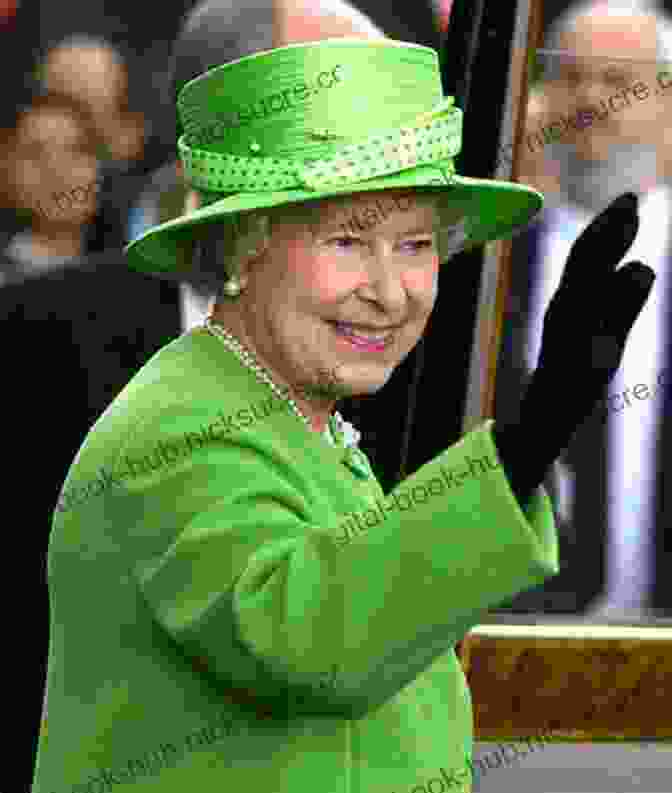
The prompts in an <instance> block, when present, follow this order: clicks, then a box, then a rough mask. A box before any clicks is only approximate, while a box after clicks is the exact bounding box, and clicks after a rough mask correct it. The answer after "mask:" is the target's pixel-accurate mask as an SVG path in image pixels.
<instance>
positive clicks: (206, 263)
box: [189, 201, 318, 299]
mask: <svg viewBox="0 0 672 793" xmlns="http://www.w3.org/2000/svg"><path fill="white" fill-rule="evenodd" d="M317 212H318V202H317V201H306V202H302V203H300V204H290V205H280V206H277V207H271V208H269V209H256V210H252V211H250V212H240V213H237V214H235V215H233V216H232V217H231V218H225V219H224V220H222V221H221V222H215V223H206V224H205V225H204V227H203V231H202V232H201V234H200V235H199V237H198V238H197V241H196V244H195V246H194V257H193V260H192V269H191V272H190V274H189V280H190V282H191V283H192V285H194V286H195V287H196V288H197V289H199V290H201V291H203V292H204V293H205V292H209V293H210V294H212V295H213V296H215V297H216V298H217V299H219V298H221V297H223V289H224V284H225V282H226V281H227V280H228V279H229V278H230V277H231V275H232V274H234V273H238V272H240V266H241V264H242V262H243V260H245V259H246V258H249V257H250V256H251V255H254V256H259V255H261V254H262V253H264V252H265V251H266V250H267V249H268V247H269V244H270V239H271V232H272V229H273V227H274V226H275V225H276V224H278V223H280V222H282V221H283V220H285V219H287V218H294V217H297V216H300V217H301V219H302V220H304V221H305V222H307V223H308V225H309V226H310V228H311V229H313V228H314V224H315V221H316V220H317Z"/></svg>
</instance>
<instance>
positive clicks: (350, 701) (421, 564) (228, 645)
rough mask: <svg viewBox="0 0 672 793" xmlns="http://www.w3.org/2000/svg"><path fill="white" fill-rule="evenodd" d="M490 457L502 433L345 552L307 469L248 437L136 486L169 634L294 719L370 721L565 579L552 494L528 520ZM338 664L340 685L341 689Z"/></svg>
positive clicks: (476, 444) (391, 509)
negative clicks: (543, 585)
mask: <svg viewBox="0 0 672 793" xmlns="http://www.w3.org/2000/svg"><path fill="white" fill-rule="evenodd" d="M248 442H249V443H252V442H253V441H251V440H250V441H248ZM484 457H488V458H489V459H490V460H492V461H493V465H494V461H495V460H496V459H497V451H496V448H495V445H494V442H493V440H492V437H491V428H490V426H489V424H488V425H486V426H483V427H481V428H477V429H475V430H473V431H472V432H470V433H468V434H467V435H465V436H464V437H463V438H462V439H461V440H460V441H459V442H458V443H457V444H455V445H453V446H451V447H450V448H448V449H447V450H446V451H445V452H444V453H443V454H441V455H439V456H438V457H436V458H435V459H434V460H432V461H430V462H429V463H427V464H425V465H424V466H422V467H421V468H420V469H419V470H418V471H417V472H416V473H414V474H413V475H412V476H410V477H408V478H407V479H406V480H405V481H404V482H403V483H402V484H401V485H400V486H398V487H397V488H395V490H394V491H392V493H391V494H389V495H388V496H387V498H386V502H387V503H386V504H385V509H384V512H385V519H384V520H383V521H381V523H380V525H378V526H376V527H373V528H370V529H368V530H367V531H365V532H363V533H361V534H359V535H357V536H355V537H353V538H352V539H351V540H350V541H349V542H347V543H344V542H343V534H342V530H341V529H339V527H337V526H323V525H316V523H315V522H314V518H311V515H314V511H313V510H312V509H311V505H310V497H309V495H307V491H306V490H305V488H304V487H303V486H302V484H301V480H300V478H299V476H297V472H296V470H295V468H294V466H293V465H292V464H291V461H289V462H287V461H285V460H282V459H280V458H279V457H278V456H273V455H272V454H262V453H259V450H258V449H254V448H252V447H251V446H246V445H244V444H243V441H238V442H231V440H227V441H226V442H221V443H210V444H208V445H206V446H204V447H203V448H202V449H200V450H198V451H197V452H194V453H193V454H191V455H190V456H189V458H188V460H186V461H184V462H183V463H182V464H180V465H176V466H171V467H169V468H168V469H166V471H165V472H163V473H162V475H161V476H160V477H158V478H157V477H156V475H152V476H150V477H138V478H136V479H134V480H133V481H132V483H131V484H130V488H131V489H135V490H136V493H135V495H138V496H140V497H141V501H142V504H143V506H142V515H143V517H142V521H143V531H144V537H145V546H146V545H147V537H148V536H151V537H152V538H153V543H154V550H153V552H152V553H151V554H148V553H147V552H146V550H145V552H144V553H142V554H141V553H138V552H136V551H134V550H133V548H131V557H132V558H133V559H135V562H134V564H133V566H132V567H133V571H134V574H135V576H136V578H137V582H138V586H139V588H140V590H141V592H142V594H143V595H144V597H145V598H146V600H147V602H148V604H149V606H150V608H151V609H152V611H153V613H154V615H155V617H156V619H157V620H158V622H159V623H160V624H161V625H162V626H163V628H164V629H165V630H166V631H168V633H169V634H170V635H171V636H172V637H173V639H174V640H175V641H176V642H178V643H179V645H180V646H181V648H182V649H183V651H184V652H185V653H186V654H187V655H189V656H190V657H192V658H194V659H200V662H201V663H204V664H205V665H206V666H207V670H208V674H209V675H211V676H212V677H213V678H214V679H215V681H216V682H217V683H218V684H219V685H221V686H223V687H224V688H226V689H227V690H229V691H238V692H245V696H246V698H248V699H251V700H254V701H256V702H257V703H258V704H264V705H265V706H267V707H268V708H270V710H272V711H275V712H278V713H279V712H282V713H289V712H306V711H313V712H314V711H320V712H331V713H334V712H337V713H340V714H342V715H345V716H348V717H359V716H361V715H363V714H364V713H366V712H368V711H369V710H371V709H372V708H374V707H377V706H379V705H380V704H382V703H383V702H384V701H385V700H386V699H388V698H389V697H390V696H392V695H394V694H395V693H396V692H398V691H399V690H400V689H401V688H402V687H403V686H405V685H406V684H407V683H408V682H410V681H411V680H413V679H414V678H415V677H417V675H418V674H420V672H422V671H423V669H425V668H426V667H427V666H428V665H429V664H431V663H432V661H433V660H435V659H436V658H437V657H438V656H439V655H441V654H443V653H445V652H446V651H447V650H449V649H450V648H451V647H453V646H454V644H455V643H456V642H457V641H459V639H460V638H462V636H463V635H464V634H465V632H466V631H467V630H469V628H470V627H472V626H473V625H474V624H476V623H477V622H478V619H479V617H480V616H482V615H483V612H484V611H485V610H486V609H488V608H489V607H492V606H494V605H496V604H498V603H499V602H501V601H502V600H503V599H505V598H507V597H509V596H511V595H512V594H514V593H515V592H517V591H519V590H520V589H523V588H527V587H529V586H533V585H534V584H536V583H538V582H541V581H543V580H544V579H545V578H547V577H548V576H550V575H554V574H555V573H557V572H558V558H557V556H558V553H557V543H556V534H555V526H554V523H553V515H552V511H551V508H550V502H549V499H548V496H547V495H546V493H545V491H544V490H543V488H539V489H538V490H537V491H536V492H535V493H534V495H533V496H532V498H531V500H530V503H529V505H528V506H527V514H525V513H524V512H523V511H522V510H521V509H520V508H519V506H518V504H517V503H516V501H515V498H514V496H513V494H512V493H511V491H510V489H509V486H508V483H507V481H506V478H505V476H504V473H503V471H502V469H501V466H500V467H496V468H494V469H493V470H490V471H489V472H488V473H487V474H482V475H470V474H469V471H470V470H471V467H472V463H473V462H474V460H475V459H477V458H484ZM456 469H463V471H464V475H463V476H461V477H460V476H454V477H451V480H450V481H453V483H454V486H452V487H450V488H447V489H445V490H444V493H443V494H442V495H432V496H431V497H428V498H426V499H425V500H424V501H421V500H420V492H421V491H420V488H421V487H424V488H425V491H423V492H426V493H427V492H429V491H428V490H427V488H429V487H430V482H431V481H432V480H433V481H434V482H435V484H434V492H435V493H438V490H439V488H438V484H437V481H438V480H440V479H442V477H443V479H444V482H447V481H449V479H448V477H447V471H448V470H450V471H455V470H456ZM458 482H459V484H458ZM213 493H215V494H217V495H215V496H213ZM381 493H382V491H381ZM416 494H417V496H418V499H417V501H416V500H415V495H416ZM404 495H406V496H408V498H409V503H411V507H412V508H411V507H408V506H407V502H406V500H405V499H404V498H403V496H404ZM411 498H413V502H410V499H411ZM395 499H396V501H395ZM395 504H398V506H395ZM381 514H382V513H381ZM168 516H169V517H170V520H172V521H173V525H172V526H166V525H165V523H166V522H167V520H168ZM160 521H163V523H164V525H162V526H159V522H160ZM136 533H137V532H132V534H136ZM132 541H133V540H132V539H130V540H127V542H132ZM150 545H151V543H150ZM330 670H336V674H335V680H336V682H335V683H334V684H333V685H332V684H329V685H327V686H325V685H324V680H325V678H327V677H329V675H330Z"/></svg>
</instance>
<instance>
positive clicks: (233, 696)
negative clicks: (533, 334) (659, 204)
mask: <svg viewBox="0 0 672 793" xmlns="http://www.w3.org/2000/svg"><path fill="white" fill-rule="evenodd" d="M178 107H179V111H180V114H181V118H182V121H183V123H184V127H185V129H186V130H187V132H186V133H185V135H183V136H182V137H181V138H180V141H179V148H180V152H181V157H182V161H183V164H184V168H185V171H186V173H187V175H188V177H189V179H190V181H191V183H192V185H193V186H194V188H195V189H196V190H197V191H198V195H199V200H200V204H201V205H200V206H199V207H198V208H196V209H195V210H194V211H192V212H190V213H187V214H185V215H183V216H181V217H180V218H177V219H175V220H173V221H170V222H168V223H164V224H162V225H160V226H158V227H155V228H154V229H151V230H150V231H148V232H146V233H145V234H144V235H143V236H142V237H140V238H138V239H137V240H135V241H134V242H133V243H132V244H131V246H130V247H129V250H128V256H129V261H130V263H131V264H132V265H133V266H134V267H138V268H141V269H145V270H146V271H148V272H155V273H157V274H163V275H168V276H172V277H175V278H184V277H185V276H186V274H189V273H191V275H190V277H191V278H192V279H194V281H197V280H200V281H201V282H203V283H212V284H216V285H217V288H218V290H219V296H218V298H217V301H216V302H215V304H214V307H213V310H212V313H211V315H210V316H209V317H208V319H207V321H206V322H205V324H204V326H202V327H198V328H196V329H194V330H192V331H189V332H187V333H185V334H183V335H182V336H180V337H179V338H177V339H175V340H174V341H172V342H171V343H170V344H168V345H167V346H165V347H163V348H162V349H161V350H160V351H159V352H158V353H157V354H156V355H155V356H154V357H153V358H152V359H151V360H150V361H149V362H148V363H147V364H146V365H145V366H144V367H143V368H142V369H141V370H140V371H139V372H138V373H137V374H136V376H135V377H133V379H132V380H131V381H130V382H129V383H128V385H127V386H126V388H124V390H123V391H122V392H121V393H120V394H119V395H118V397H117V398H116V399H115V400H114V401H113V402H112V404H111V405H110V406H109V408H108V409H107V410H106V411H105V413H104V414H103V415H102V416H101V417H100V419H99V420H98V421H97V423H96V424H95V425H94V427H93V428H92V430H91V431H90V433H89V435H88V437H87V438H86V440H85V442H84V444H83V446H82V447H81V449H80V451H79V453H78V455H77V457H76V459H75V461H74V463H73V465H72V467H71V469H70V472H69V474H68V477H67V480H66V482H65V485H64V489H63V493H62V496H61V499H60V501H59V504H58V506H57V510H56V514H55V518H54V524H53V530H52V536H51V541H50V547H49V584H50V592H51V608H52V633H51V638H50V642H51V644H50V653H49V670H48V677H47V703H46V705H45V713H46V711H47V708H48V717H46V718H45V721H44V722H43V729H42V732H41V735H40V742H39V754H38V765H37V772H36V782H35V786H34V787H33V793H52V792H53V793H66V791H78V793H79V791H87V792H90V793H94V791H95V793H98V792H99V791H107V790H110V789H112V787H113V786H114V785H117V784H121V783H122V782H125V781H126V782H127V781H130V780H135V784H136V786H137V789H138V790H142V791H148V792H149V791H162V793H173V792H174V793H177V792H178V791H180V793H184V791H185V790H197V791H215V790H218V791H219V790H221V791H229V790H231V791H233V790H237V789H239V788H240V789H241V790H242V789H244V790H250V791H255V793H278V792H280V793H283V792H284V791H287V793H298V792H299V791H308V790H315V791H321V793H365V792H366V793H393V791H397V792H398V793H405V792H406V791H411V790H414V791H420V790H422V791H425V790H426V791H429V793H439V791H444V790H446V791H448V790H451V791H460V790H461V791H465V790H466V791H468V790H470V789H471V751H472V710H471V701H470V696H469V691H468V688H467V685H466V681H465V677H464V675H463V673H462V670H461V667H460V664H459V662H458V659H457V657H456V655H455V652H454V646H455V644H456V643H457V642H458V641H459V640H460V639H461V638H462V637H463V636H464V634H465V632H466V631H468V630H469V628H470V627H471V626H473V625H474V624H475V623H476V622H477V621H478V620H479V618H480V617H481V616H482V615H483V613H484V611H485V610H486V609H488V608H489V607H492V606H494V605H496V604H498V603H500V602H501V601H503V600H504V599H505V598H507V597H510V596H511V595H513V594H515V593H516V592H518V591H520V590H521V589H524V588H527V587H530V586H533V585H535V584H537V583H539V582H541V581H543V580H544V579H545V578H547V577H549V576H551V575H553V574H555V573H557V571H558V569H559V568H558V554H557V537H556V533H555V526H554V523H553V517H552V511H551V504H550V502H549V499H548V495H547V494H546V493H545V492H544V490H543V487H541V486H540V484H539V483H540V482H541V481H542V479H543V476H544V474H545V472H546V470H547V468H548V466H549V465H550V464H551V463H552V462H553V460H554V459H555V457H557V455H558V454H559V452H560V451H561V449H562V447H563V446H564V445H565V444H566V443H567V440H568V438H569V436H570V435H571V434H572V432H573V431H574V429H575V427H576V426H577V425H578V424H579V422H580V421H581V419H582V417H583V416H585V415H587V413H589V412H590V410H591V409H592V407H593V404H594V402H595V401H596V400H597V398H598V397H599V395H600V393H601V391H602V388H603V386H604V384H605V383H606V382H607V381H608V379H609V377H610V376H611V375H612V374H613V371H614V370H615V368H616V367H617V366H618V361H619V359H620V355H621V354H622V350H623V346H624V344H625V336H626V334H627V331H628V329H629V327H630V325H631V324H632V322H634V319H635V317H636V315H637V313H638V311H639V310H640V309H641V306H642V305H643V303H644V301H645V300H646V297H647V295H648V292H649V290H650V288H651V284H652V281H653V273H652V272H651V271H650V270H649V269H648V268H646V267H644V266H643V265H641V264H639V263H632V264H630V265H628V266H627V267H625V268H622V269H621V270H620V271H619V272H618V273H613V272H612V270H613V269H614V267H615V264H616V262H617V261H618V260H619V259H620V258H621V257H622V256H623V254H624V253H625V251H626V250H627V248H628V246H629V245H630V243H631V242H632V239H633V238H634V235H635V233H636V229H637V216H636V202H635V200H634V197H633V196H625V197H622V198H621V199H620V200H619V201H617V202H615V203H614V204H613V205H612V206H611V207H610V208H609V209H608V210H607V212H606V214H604V215H603V216H601V220H600V221H599V222H597V223H594V224H592V226H591V227H589V229H588V230H587V231H586V232H584V235H583V236H582V237H581V238H580V240H579V241H578V242H577V243H576V244H575V246H574V248H573V251H572V253H571V255H570V259H569V261H568V264H567V270H566V278H565V281H564V282H563V284H562V285H561V287H560V289H559V291H558V293H557V295H556V298H555V299H554V301H553V302H552V304H551V308H550V309H549V315H548V322H547V328H546V335H545V340H544V348H543V351H542V353H541V356H540V362H539V369H538V370H537V372H536V374H535V377H534V379H533V381H532V383H531V385H530V387H529V389H528V392H527V393H526V395H525V399H524V400H523V403H522V406H521V418H520V423H519V424H518V425H516V426H508V427H501V428H495V427H494V425H493V420H492V419H488V420H486V421H484V422H483V424H482V425H481V426H479V427H478V428H476V429H474V430H473V431H471V432H469V433H468V434H466V435H465V436H464V437H463V438H462V439H461V440H460V441H459V442H458V443H456V444H454V445H453V446H451V447H450V448H448V449H446V450H445V451H444V452H443V453H442V454H440V455H439V456H438V457H436V458H435V459H433V460H431V461H430V462H428V463H426V464H425V465H423V466H422V467H421V468H420V469H419V470H418V471H417V472H415V473H414V474H413V475H411V476H409V477H408V478H407V479H406V480H405V481H404V482H403V483H402V484H401V485H399V486H398V487H396V488H395V489H394V490H393V491H392V492H391V493H389V494H388V495H387V496H386V495H385V494H384V493H383V491H382V489H381V487H380V485H379V484H378V482H377V481H376V478H375V476H374V475H373V472H372V470H371V468H370V465H369V462H368V460H367V458H366V455H365V454H364V453H363V452H362V451H360V450H359V449H358V447H357V442H358V433H357V432H356V431H355V430H354V429H353V428H352V427H351V426H350V425H349V424H347V423H346V422H344V421H343V420H342V419H341V418H340V416H339V414H338V413H336V412H335V411H334V406H335V404H336V403H337V401H338V400H339V399H340V398H342V397H343V396H346V395H357V394H373V393H375V392H376V391H378V390H379V389H380V388H382V387H383V386H384V384H385V383H386V382H387V380H388V379H389V378H390V376H391V374H392V372H393V371H394V369H395V367H396V366H398V365H399V363H400V362H401V361H402V360H403V359H404V357H405V356H406V355H408V353H409V352H410V351H411V350H412V349H413V347H414V345H415V344H416V343H417V342H418V340H419V338H420V337H421V335H422V333H423V331H424V329H425V327H426V324H427V320H428V318H429V316H430V313H431V311H432V307H433V305H434V303H435V300H436V297H437V276H438V268H439V262H443V263H444V264H443V266H448V267H450V266H451V264H450V263H448V264H446V263H445V262H446V261H447V260H448V259H450V257H451V255H452V254H454V253H455V252H456V251H458V250H461V249H465V248H467V247H469V246H473V245H478V244H480V243H483V242H484V241H486V240H490V239H494V238H496V237H501V236H506V235H507V234H511V233H513V231H514V230H515V229H516V227H518V226H520V225H524V224H525V223H526V222H527V221H529V219H530V218H531V217H532V216H533V215H534V214H535V212H537V211H538V210H539V208H540V206H541V203H542V198H541V196H540V195H539V194H538V193H536V192H535V191H534V190H531V189H530V188H527V187H525V186H522V185H516V184H507V183H502V182H491V181H486V180H475V179H468V178H466V177H461V176H458V175H457V174H456V173H455V169H454V166H453V162H452V158H453V157H454V156H455V154H456V153H457V152H458V150H459V147H460V143H461V111H459V110H458V109H456V108H455V107H453V106H452V100H451V98H450V97H449V98H443V97H442V96H441V83H440V77H439V71H438V58H437V55H436V53H435V52H434V51H433V50H430V49H427V48H425V47H420V46H417V45H413V44H406V43H403V42H395V41H389V40H378V41H364V40H354V39H332V40H327V41H324V42H321V43H319V44H317V43H310V44H301V45H294V46H289V47H284V48H280V49H276V50H271V51H268V52H264V53H261V54H257V55H253V56H249V57H244V58H241V59H240V60H238V61H235V62H233V63H230V64H227V65H225V66H221V67H219V68H216V69H212V70H211V71H209V72H207V73H206V74H204V75H202V76H200V77H199V78H197V79H195V80H193V81H191V82H190V83H188V84H187V85H186V87H185V88H184V89H183V91H182V92H181V94H180V97H179V101H178ZM605 219H606V221H608V224H607V225H605V222H603V221H604V220H605ZM598 246H599V247H598ZM588 255H590V256H591V261H590V262H589V264H590V267H586V266H585V265H586V261H585V259H586V257H587V256H588ZM605 296H606V299H605ZM598 298H599V306H597V307H595V306H593V305H592V301H595V302H597V300H598ZM601 306H604V307H605V308H604V309H603V310H602V311H601V313H599V314H597V315H596V314H595V313H594V312H593V313H591V312H590V311H588V310H587V309H588V308H589V307H590V308H591V309H592V308H598V309H599V308H600V307H601ZM119 310H120V311H123V306H119ZM600 345H601V346H600ZM566 349H569V350H571V354H572V356H573V357H572V358H571V359H568V360H565V355H566V353H565V350H566ZM570 367H571V368H570ZM569 373H571V374H572V375H574V376H575V377H583V378H584V379H583V380H582V381H581V382H580V385H577V388H576V389H574V390H573V391H572V390H571V389H568V388H567V386H566V384H564V383H563V381H562V378H563V377H565V376H566V375H567V374H569ZM561 385H562V386H564V388H563V392H564V394H565V396H564V400H563V401H562V402H560V403H558V404H553V403H551V399H552V398H553V397H555V395H556V393H557V391H558V389H559V388H560V387H561ZM437 421H440V417H437ZM495 430H496V431H495ZM475 463H478V465H475ZM86 598H91V601H90V602H89V605H88V606H86V607H84V604H83V600H84V599H86Z"/></svg>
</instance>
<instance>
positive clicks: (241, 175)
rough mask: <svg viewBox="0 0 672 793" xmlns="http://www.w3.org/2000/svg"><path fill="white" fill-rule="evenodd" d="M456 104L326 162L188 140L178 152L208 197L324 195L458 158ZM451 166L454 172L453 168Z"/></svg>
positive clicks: (344, 148) (445, 102)
mask: <svg viewBox="0 0 672 793" xmlns="http://www.w3.org/2000/svg"><path fill="white" fill-rule="evenodd" d="M452 103H453V97H446V98H445V99H444V100H443V101H442V102H441V104H440V105H439V106H438V108H437V109H435V110H433V111H430V112H429V113H424V114H422V115H421V116H419V117H418V118H417V119H415V122H414V123H413V124H412V125H410V126H403V127H397V128H395V129H394V130H389V131H387V132H383V133H379V134H377V135H372V136H370V137H368V138H365V139H364V140H362V141H361V142H359V143H351V144H347V145H345V146H340V147H339V148H338V149H337V150H336V152H335V154H333V155H332V156H330V157H324V158H321V159H313V160H307V159H301V160H299V159H292V158H288V157H241V156H237V155H233V154H222V153H220V152H214V151H207V150H205V149H198V148H195V147H191V146H189V145H188V144H187V143H186V142H185V137H186V136H184V135H183V136H181V137H180V139H179V141H178V148H179V150H180V157H181V159H182V163H183V165H184V169H185V173H186V175H187V177H188V179H189V180H190V182H191V184H192V186H193V187H195V188H200V189H202V190H206V191H208V192H239V191H251V192H265V191H274V190H287V189H307V190H319V189H321V188H323V187H331V186H335V185H341V184H344V183H353V182H354V183H356V182H360V181H365V180H367V179H372V178H374V177H376V176H383V175H386V174H393V173H398V172H399V171H403V170H406V169H408V168H411V167H414V166H417V165H428V164H431V163H434V162H439V161H441V160H444V161H445V160H449V159H452V158H453V157H455V155H456V154H458V153H459V151H460V148H461V145H462V111H461V110H460V109H459V108H457V107H452ZM423 122H424V123H423ZM447 165H448V168H447V170H448V171H449V172H450V173H454V170H455V169H454V166H453V163H452V162H450V163H447ZM450 166H453V167H452V168H451V167H450ZM444 167H445V166H444Z"/></svg>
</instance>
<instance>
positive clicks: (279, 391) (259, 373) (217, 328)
mask: <svg viewBox="0 0 672 793" xmlns="http://www.w3.org/2000/svg"><path fill="white" fill-rule="evenodd" d="M203 325H204V327H205V328H207V330H209V331H210V333H212V335H213V336H217V338H219V339H221V341H222V342H223V343H224V346H225V347H227V348H228V349H229V350H231V352H232V353H234V355H235V356H236V357H237V358H238V360H239V361H240V362H241V363H242V364H243V365H244V366H246V367H247V368H248V369H250V370H251V371H252V372H253V373H254V374H255V376H256V378H257V380H259V382H261V383H265V384H266V385H267V386H268V387H269V388H270V389H271V391H272V392H273V393H274V394H275V395H276V396H277V397H278V398H279V399H283V400H284V401H285V402H287V404H288V405H289V406H290V408H291V409H292V412H293V413H294V415H295V416H296V417H297V418H299V419H301V421H303V423H304V424H305V425H306V426H307V427H310V420H309V419H308V417H307V416H305V415H304V414H303V413H302V412H301V411H300V410H299V406H298V405H297V404H296V402H295V400H294V399H292V398H291V397H290V396H289V389H288V388H286V387H285V388H280V387H279V386H278V385H276V384H275V383H274V382H273V380H272V379H271V376H270V375H269V373H268V372H267V371H266V369H264V367H263V366H261V364H260V363H259V362H258V361H257V359H256V358H255V357H254V355H252V353H251V352H250V351H249V350H247V349H246V348H245V347H243V345H242V344H241V343H240V342H239V341H238V339H237V338H236V337H235V336H234V335H233V334H232V333H231V332H230V331H228V330H227V329H226V328H224V327H222V326H221V325H219V324H217V323H215V322H214V321H213V320H212V318H211V317H206V319H205V322H204V323H203Z"/></svg>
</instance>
